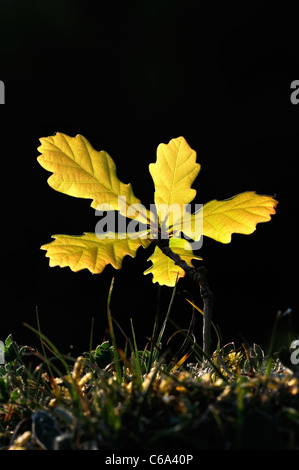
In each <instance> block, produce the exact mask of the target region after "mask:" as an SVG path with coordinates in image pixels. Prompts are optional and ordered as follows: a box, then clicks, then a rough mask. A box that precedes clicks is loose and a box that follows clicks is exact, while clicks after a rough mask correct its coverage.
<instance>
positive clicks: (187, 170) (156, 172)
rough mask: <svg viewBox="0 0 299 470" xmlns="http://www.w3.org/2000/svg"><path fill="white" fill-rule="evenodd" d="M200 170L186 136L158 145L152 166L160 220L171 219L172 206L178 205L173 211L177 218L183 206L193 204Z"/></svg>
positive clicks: (174, 217)
mask: <svg viewBox="0 0 299 470" xmlns="http://www.w3.org/2000/svg"><path fill="white" fill-rule="evenodd" d="M199 170H200V165H199V164H198V163H196V152H195V151H194V150H192V149H191V147H190V146H189V145H188V143H187V142H186V140H185V139H184V137H178V138H176V139H172V140H171V141H170V142H169V143H168V144H160V145H159V146H158V148H157V161H156V163H151V164H150V165H149V171H150V174H151V176H152V178H153V181H154V185H155V204H156V206H157V209H158V215H159V218H160V220H162V221H166V220H167V219H168V214H169V210H171V209H170V206H171V205H177V206H178V213H176V211H175V210H174V212H173V221H174V220H175V219H176V218H177V217H178V216H181V215H182V213H183V205H184V204H189V203H190V202H191V201H192V200H193V199H194V197H195V195H196V191H195V189H191V185H192V183H193V181H194V180H195V178H196V176H197V174H198V172H199ZM162 205H165V208H166V210H165V212H163V210H161V206H162ZM159 206H160V207H159ZM173 207H174V206H173ZM170 225H171V223H170Z"/></svg>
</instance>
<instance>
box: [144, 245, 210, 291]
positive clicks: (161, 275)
mask: <svg viewBox="0 0 299 470" xmlns="http://www.w3.org/2000/svg"><path fill="white" fill-rule="evenodd" d="M169 247H170V248H171V249H172V251H173V252H174V253H177V254H178V255H179V256H180V257H181V258H182V259H183V260H184V261H186V263H188V264H189V265H190V266H193V265H192V259H198V260H201V259H202V258H200V257H199V256H196V255H194V253H193V251H192V248H191V245H190V243H189V242H188V241H187V240H184V239H180V238H170V239H169ZM148 261H151V262H152V266H151V267H150V268H148V269H147V270H146V271H145V272H144V274H152V275H153V282H158V283H159V284H160V285H165V286H170V287H172V286H174V285H175V282H176V279H177V275H178V278H180V277H184V276H185V271H184V270H183V269H182V268H180V267H179V266H177V265H176V264H175V263H174V261H172V259H170V258H169V257H168V256H166V255H164V253H163V252H162V251H161V250H160V248H158V246H156V248H155V251H154V253H153V254H152V256H150V257H149V259H148Z"/></svg>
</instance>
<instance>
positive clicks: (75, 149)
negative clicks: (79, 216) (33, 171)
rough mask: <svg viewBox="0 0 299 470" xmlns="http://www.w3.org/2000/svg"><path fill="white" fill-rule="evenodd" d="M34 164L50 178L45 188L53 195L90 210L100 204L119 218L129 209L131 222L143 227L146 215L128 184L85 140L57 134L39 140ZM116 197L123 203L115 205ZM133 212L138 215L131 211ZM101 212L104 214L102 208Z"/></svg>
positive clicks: (104, 155)
mask: <svg viewBox="0 0 299 470" xmlns="http://www.w3.org/2000/svg"><path fill="white" fill-rule="evenodd" d="M40 142H41V145H40V147H39V148H38V151H39V152H40V153H41V155H40V156H39V157H38V162H39V163H40V164H41V166H42V167H43V168H45V169H46V170H48V171H51V172H52V173H53V174H52V175H51V176H50V178H49V179H48V183H49V185H50V186H51V187H52V188H53V189H55V190H56V191H60V192H62V193H64V194H68V195H70V196H75V197H81V198H85V199H92V203H91V206H92V207H93V208H94V209H99V206H100V205H102V204H107V205H110V207H111V209H112V210H113V209H114V210H119V211H120V212H121V214H122V215H126V213H125V212H126V211H127V209H128V208H129V206H133V207H131V213H130V214H129V215H128V216H129V217H131V218H134V219H136V220H139V221H140V222H142V223H147V221H148V220H149V219H150V214H149V212H148V211H147V210H146V209H145V208H143V207H142V206H141V203H140V200H139V199H137V198H136V197H135V195H134V193H133V189H132V186H131V184H124V183H122V182H121V181H120V180H119V179H118V177H117V175H116V167H115V163H114V161H113V160H112V158H111V157H110V155H108V153H107V152H105V151H104V150H102V151H100V152H98V151H97V150H95V149H94V148H93V147H92V146H91V144H90V143H89V142H88V140H87V139H85V137H83V136H82V135H77V136H76V137H69V136H68V135H65V134H62V133H60V132H58V133H57V134H56V135H54V136H51V137H43V138H41V139H40ZM119 196H122V201H125V204H124V206H123V207H122V205H121V206H120V205H119V199H118V198H119ZM124 198H125V199H124ZM134 208H136V210H137V211H138V212H140V214H139V215H137V214H134V213H133V212H132V210H133V209H134ZM102 210H106V209H105V208H103V209H102Z"/></svg>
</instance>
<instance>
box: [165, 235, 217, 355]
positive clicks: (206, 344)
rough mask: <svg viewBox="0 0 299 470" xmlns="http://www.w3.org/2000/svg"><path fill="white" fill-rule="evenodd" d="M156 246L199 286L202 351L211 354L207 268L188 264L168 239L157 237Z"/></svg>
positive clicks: (210, 295)
mask: <svg viewBox="0 0 299 470" xmlns="http://www.w3.org/2000/svg"><path fill="white" fill-rule="evenodd" d="M156 244H157V246H158V247H159V248H160V250H161V251H162V252H163V253H164V255H166V256H168V257H169V258H170V259H172V261H174V263H175V264H176V265H178V266H179V267H180V268H182V269H183V270H184V271H185V273H186V274H187V275H188V276H189V277H191V278H192V279H193V281H195V282H196V283H197V284H199V286H200V295H201V298H202V300H203V304H204V308H203V312H204V315H203V351H204V352H205V354H207V355H210V354H211V321H212V310H213V292H212V291H211V289H210V286H209V284H208V277H207V269H206V268H205V266H200V267H199V268H193V267H192V266H189V264H187V263H186V261H184V260H183V259H182V258H181V257H180V256H179V255H178V254H177V253H174V252H173V251H172V249H171V248H170V246H169V239H159V240H157V241H156Z"/></svg>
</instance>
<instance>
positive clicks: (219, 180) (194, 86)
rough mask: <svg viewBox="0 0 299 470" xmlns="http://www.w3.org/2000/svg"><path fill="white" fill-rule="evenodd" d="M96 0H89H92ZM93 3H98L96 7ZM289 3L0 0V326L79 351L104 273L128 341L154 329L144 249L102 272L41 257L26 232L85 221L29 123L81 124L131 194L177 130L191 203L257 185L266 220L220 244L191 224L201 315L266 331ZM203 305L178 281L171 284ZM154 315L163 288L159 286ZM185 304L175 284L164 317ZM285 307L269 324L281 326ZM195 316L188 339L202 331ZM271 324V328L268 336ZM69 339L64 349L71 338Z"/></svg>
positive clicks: (286, 186)
mask: <svg viewBox="0 0 299 470" xmlns="http://www.w3.org/2000/svg"><path fill="white" fill-rule="evenodd" d="M95 5H97V8H95ZM101 5H102V6H101ZM295 5H296V2H294V3H292V2H279V3H277V4H275V3H273V2H270V1H256V2H253V1H250V2H247V1H242V2H240V1H238V2H237V1H224V0H223V1H212V0H209V1H179V0H177V1H175V0H171V1H170V0H165V1H161V0H160V1H158V0H156V1H145V0H139V1H136V2H134V1H132V2H126V3H125V2H91V1H74V0H73V1H70V0H65V1H63V2H62V1H58V0H52V1H51V2H47V1H43V2H40V1H31V2H30V1H28V2H24V1H22V0H15V1H13V0H10V1H4V0H3V1H2V2H1V7H0V79H1V80H3V81H4V83H5V87H6V104H5V105H4V106H1V107H0V119H1V130H0V136H1V150H0V151H1V167H0V171H1V186H0V187H1V235H0V263H1V271H2V276H1V280H0V286H1V300H0V308H1V320H0V338H1V339H2V340H4V339H5V337H6V336H7V335H8V334H9V333H12V334H13V337H14V338H15V339H16V340H17V341H18V342H19V343H20V344H24V343H28V344H30V345H31V346H35V345H38V344H39V341H38V339H37V337H36V335H35V334H34V333H32V332H31V331H30V330H29V329H28V328H26V327H25V326H24V325H23V323H24V322H26V323H28V324H30V325H31V326H33V327H36V308H38V313H39V319H40V323H41V328H42V331H43V332H44V334H45V335H46V336H48V337H49V338H50V339H51V340H52V342H53V343H54V344H56V346H57V347H58V348H59V349H60V350H61V351H63V352H69V351H71V352H72V353H73V354H77V353H78V354H80V353H82V352H83V351H85V350H87V349H88V347H89V339H90V330H91V321H92V318H94V322H95V323H94V342H93V345H94V346H95V345H96V344H98V343H100V342H101V341H102V339H103V338H104V336H105V334H106V328H107V317H106V302H107V295H108V290H109V286H110V282H111V279H112V277H113V276H114V277H115V287H114V293H113V297H112V303H111V309H112V314H113V316H114V317H115V318H116V319H117V321H118V322H119V324H120V325H121V326H122V328H123V329H124V330H125V332H126V333H127V334H129V335H130V323H129V319H130V317H132V318H133V322H134V325H135V329H136V332H137V337H138V341H139V345H140V347H143V346H144V344H145V342H146V336H150V335H151V333H152V328H153V321H154V316H155V312H156V308H157V298H158V294H159V289H158V285H157V284H155V285H154V284H153V283H152V281H151V276H143V275H142V273H143V271H144V270H145V269H146V268H147V267H148V266H149V263H147V261H146V260H147V258H148V257H149V256H150V254H151V249H149V250H146V251H145V250H143V249H142V248H140V250H139V251H138V254H137V258H136V259H132V258H130V257H127V258H125V260H124V263H123V270H122V271H119V272H118V271H115V270H113V269H112V268H111V266H109V267H107V268H106V269H105V271H104V273H103V274H102V275H94V276H93V275H91V274H90V273H89V272H88V271H86V270H84V271H81V272H78V273H73V272H71V271H70V269H68V268H64V269H61V268H58V267H56V268H49V264H48V259H47V258H45V252H43V251H41V250H40V246H41V245H42V244H44V243H47V242H49V241H50V240H51V235H53V234H57V233H66V234H71V235H75V234H78V235H79V234H82V233H83V232H86V231H94V229H95V224H96V222H97V220H98V219H97V218H96V217H95V213H94V210H93V209H92V208H91V207H90V201H88V200H80V199H76V198H72V197H69V196H66V195H63V194H61V193H57V192H55V191H54V190H52V189H51V188H50V187H49V186H48V184H47V178H48V177H49V173H48V172H47V171H45V170H44V169H43V168H41V167H40V165H39V164H38V163H37V161H36V158H37V156H38V152H37V147H38V145H39V140H38V139H39V138H40V137H45V136H49V135H52V134H53V133H55V132H57V131H59V132H64V133H66V134H69V135H71V136H75V135H76V134H78V133H80V134H83V135H84V136H85V137H86V138H87V139H88V140H89V141H90V142H91V144H92V145H93V146H94V147H95V148H96V149H97V150H102V149H104V150H106V151H108V153H109V154H110V155H111V156H112V158H113V159H114V161H115V163H116V165H117V169H118V176H119V178H120V179H121V180H122V181H123V182H125V183H127V182H131V183H132V185H133V188H134V192H135V194H136V196H138V197H139V198H140V199H141V201H142V202H143V203H144V204H145V205H149V204H150V203H152V202H153V190H154V188H153V183H152V180H151V176H150V174H149V172H148V165H149V163H151V162H154V161H155V159H156V147H157V145H158V144H159V143H160V142H165V143H167V142H168V141H169V140H170V139H171V138H173V137H178V136H179V135H183V136H184V137H185V138H186V140H187V141H188V143H189V144H190V146H191V147H192V148H193V149H195V150H196V151H197V155H198V157H197V161H198V162H199V163H200V164H201V166H202V168H201V172H200V173H199V176H198V178H197V180H196V182H195V184H194V186H193V187H194V188H196V190H197V197H196V199H195V201H194V202H199V203H205V202H208V201H209V200H211V199H214V198H218V199H225V198H227V197H231V196H233V195H235V194H238V193H239V192H243V191H247V190H255V191H257V192H259V193H261V194H270V195H275V196H276V198H277V200H278V201H279V205H278V208H277V214H276V215H275V216H274V217H273V218H272V220H271V222H268V223H266V224H259V225H258V226H257V231H256V232H255V233H254V234H252V235H250V236H242V235H234V236H233V240H232V243H231V244H229V245H222V244H219V243H217V242H215V241H213V240H210V239H205V241H204V244H203V248H202V253H201V255H202V256H203V258H204V264H205V266H206V267H207V268H208V271H209V279H210V284H211V287H212V289H213V291H214V294H215V307H214V313H213V319H214V322H215V323H217V324H218V325H219V328H220V330H221V332H222V335H223V340H224V342H228V341H235V342H236V343H237V344H239V343H240V342H241V341H242V337H241V336H240V335H239V332H240V333H241V334H242V335H243V336H244V337H245V338H246V339H247V340H248V341H249V342H257V343H259V344H261V345H262V346H266V345H267V344H268V342H269V337H270V332H271V330H272V326H273V322H274V319H275V316H276V313H277V311H278V310H282V311H284V310H286V309H287V308H291V309H292V310H293V313H292V317H291V320H292V323H293V327H294V329H295V331H297V332H298V331H299V321H298V309H297V304H298V302H297V279H298V275H297V269H298V256H297V243H296V242H297V230H298V228H297V227H298V224H297V214H298V210H297V181H298V169H297V155H298V150H297V149H298V137H299V133H298V132H299V131H298V124H299V105H298V106H296V105H293V104H292V103H291V101H290V95H291V92H292V90H291V89H290V85H291V82H292V81H293V80H296V79H299V54H298V12H297V10H296V9H295ZM184 289H186V290H187V291H189V292H190V293H191V294H192V295H193V296H194V298H195V301H196V302H197V304H198V305H200V306H201V300H200V297H199V295H198V293H197V292H196V289H195V286H194V285H193V284H192V282H191V281H189V280H187V279H184V280H181V281H180V283H179V291H180V292H183V290H184ZM160 291H161V292H160V295H161V306H162V308H161V316H162V317H161V318H163V317H164V315H165V313H166V309H167V306H168V302H169V299H170V295H171V289H169V288H167V287H163V288H162V289H161V290H160ZM190 315H191V311H190V308H189V307H188V305H187V304H186V302H184V300H183V297H182V296H178V298H177V300H176V302H175V304H174V307H173V315H172V318H173V319H174V320H175V321H176V322H177V323H178V324H179V325H180V326H182V327H186V326H187V325H188V322H189V320H190ZM289 319H290V317H285V318H284V319H283V320H282V322H281V324H280V331H282V332H284V331H286V328H287V326H288V322H289ZM201 324H202V322H201V318H198V324H197V333H196V335H197V338H198V341H199V342H200V341H201V338H200V336H201ZM282 337H283V339H282V340H285V339H284V336H283V335H282ZM71 345H72V349H70V347H71Z"/></svg>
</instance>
